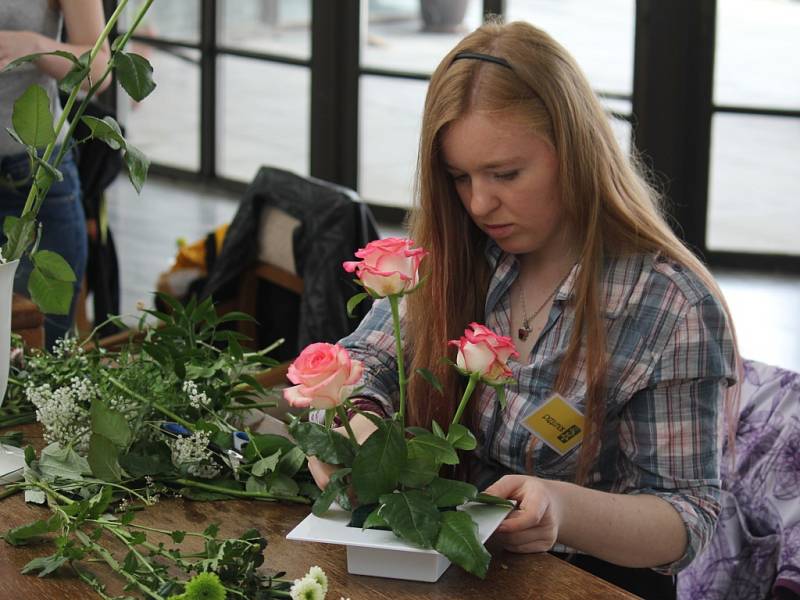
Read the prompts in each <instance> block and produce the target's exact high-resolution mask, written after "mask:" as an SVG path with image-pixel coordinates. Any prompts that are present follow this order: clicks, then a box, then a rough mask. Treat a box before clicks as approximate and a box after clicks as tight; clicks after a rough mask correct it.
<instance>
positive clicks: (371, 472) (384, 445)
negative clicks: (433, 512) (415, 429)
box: [353, 421, 407, 504]
mask: <svg viewBox="0 0 800 600" xmlns="http://www.w3.org/2000/svg"><path fill="white" fill-rule="evenodd" d="M406 460H407V450H406V444H405V441H404V440H403V434H402V432H401V430H400V427H399V425H398V424H397V423H395V422H393V421H379V425H378V429H377V430H376V431H375V432H374V433H373V434H372V435H371V436H370V437H369V438H367V441H366V442H364V443H363V444H362V445H361V447H360V448H359V450H358V453H357V454H356V457H355V460H354V461H353V488H354V490H355V493H356V495H357V496H358V499H359V501H360V502H362V503H364V504H369V503H371V502H375V501H377V500H378V498H379V497H381V496H382V495H384V494H387V493H390V492H392V491H394V489H395V488H396V487H397V484H398V482H399V480H400V475H401V473H402V472H403V469H404V468H405V465H406Z"/></svg>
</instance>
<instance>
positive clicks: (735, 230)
mask: <svg viewBox="0 0 800 600" xmlns="http://www.w3.org/2000/svg"><path fill="white" fill-rule="evenodd" d="M716 30H717V43H716V52H715V55H716V62H715V72H714V105H715V112H714V117H713V121H712V130H711V131H712V135H711V173H710V184H709V208H708V210H709V218H708V248H709V249H710V250H715V251H725V250H728V251H736V252H750V253H752V252H756V253H768V254H793V255H800V236H798V235H797V225H798V223H800V177H798V164H800V78H798V76H797V73H798V68H799V67H798V65H799V63H798V57H800V36H798V32H800V3H798V2H796V1H794V0H771V1H770V2H762V1H759V0H719V2H718V7H717V27H716Z"/></svg>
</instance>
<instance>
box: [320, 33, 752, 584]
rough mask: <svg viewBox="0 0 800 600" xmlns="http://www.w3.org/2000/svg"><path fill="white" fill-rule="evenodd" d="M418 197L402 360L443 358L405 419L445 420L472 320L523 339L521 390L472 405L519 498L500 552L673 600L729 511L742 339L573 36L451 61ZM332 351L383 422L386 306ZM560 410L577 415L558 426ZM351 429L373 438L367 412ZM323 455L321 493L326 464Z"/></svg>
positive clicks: (503, 44)
mask: <svg viewBox="0 0 800 600" xmlns="http://www.w3.org/2000/svg"><path fill="white" fill-rule="evenodd" d="M417 200H418V206H417V207H415V209H414V210H413V211H412V217H411V222H410V230H411V237H412V238H413V239H414V241H415V242H416V244H417V245H418V246H420V247H422V248H425V249H426V250H427V251H428V252H429V253H430V257H431V259H430V260H427V261H426V262H425V263H423V266H424V269H425V272H424V275H425V276H426V277H427V279H426V281H425V285H423V286H421V287H420V289H418V290H417V291H415V292H414V293H413V294H411V295H409V296H406V297H405V298H404V303H405V306H404V315H403V323H404V330H405V336H406V339H407V340H409V344H408V345H409V347H410V349H409V357H408V359H409V360H410V361H411V370H410V371H409V372H413V370H414V368H416V367H425V368H428V369H431V370H433V371H434V372H435V374H436V375H437V376H438V378H439V379H440V380H441V381H442V382H443V384H444V390H445V391H444V393H443V394H438V393H437V392H435V391H433V390H432V389H431V388H430V386H429V385H428V383H427V382H426V381H424V380H423V379H422V378H419V377H418V378H412V380H411V382H410V384H409V394H408V407H407V408H408V418H409V420H410V421H411V422H412V423H413V424H418V425H423V426H430V424H431V422H432V420H434V419H435V420H436V421H437V422H439V423H444V422H447V421H448V420H449V417H451V416H452V414H453V412H454V410H455V407H456V403H457V401H458V398H459V397H460V395H461V394H460V392H461V386H462V385H463V381H461V380H460V379H459V377H458V375H457V374H455V373H454V371H453V370H452V369H449V368H448V367H447V366H446V365H442V364H441V361H440V360H439V359H440V356H441V353H442V349H443V348H444V347H445V344H446V343H447V340H450V339H454V338H457V337H458V336H459V335H461V333H462V332H463V330H464V327H465V326H466V325H467V324H468V323H470V322H473V321H478V322H483V323H486V324H487V326H488V327H489V328H491V329H492V330H494V331H497V332H499V333H502V334H504V335H508V336H510V337H512V338H513V341H514V344H515V346H516V349H517V351H518V352H519V355H520V357H519V359H518V360H517V361H513V360H512V361H511V362H510V363H509V365H510V366H511V368H512V371H513V372H514V378H515V379H516V383H515V384H512V385H510V386H508V387H507V389H506V394H507V401H508V405H507V408H506V409H505V410H501V409H500V407H499V406H498V404H497V402H496V400H495V398H494V391H493V390H492V389H491V388H488V389H483V390H481V391H480V395H479V397H478V398H476V399H475V400H474V401H473V402H472V403H471V410H472V413H471V415H470V419H471V424H472V428H473V430H474V431H476V435H477V438H478V441H479V447H478V449H477V451H476V453H475V454H476V459H475V460H474V461H473V464H471V465H470V468H469V470H468V473H466V475H467V476H468V477H469V478H470V479H471V480H472V481H473V483H475V484H476V485H480V486H487V485H488V486H489V487H488V488H487V491H488V492H489V493H492V494H496V495H500V496H503V497H508V498H513V499H514V500H516V501H517V502H518V508H519V510H515V511H513V512H512V513H511V515H510V516H509V517H508V518H507V519H506V521H505V522H504V523H503V525H501V527H500V529H499V536H500V537H501V538H502V541H503V544H504V546H505V547H506V548H507V549H509V550H512V551H517V552H541V551H548V550H553V551H557V552H562V553H564V556H568V557H570V558H571V559H573V560H574V562H576V564H578V565H579V566H583V567H584V568H587V569H589V570H592V571H594V572H595V573H597V574H599V575H600V576H602V577H605V578H607V579H609V580H612V581H614V582H615V583H617V584H618V585H621V586H623V587H626V588H627V589H629V590H631V591H634V592H637V593H639V594H640V595H644V596H646V597H648V598H653V597H674V586H673V580H672V577H671V576H672V575H673V574H674V573H676V572H678V571H679V570H680V569H681V568H683V567H685V566H686V565H687V564H688V563H689V562H691V560H692V559H693V558H694V556H695V555H696V554H697V553H698V552H699V551H700V550H701V549H702V548H703V546H704V545H705V544H706V543H707V542H708V540H709V538H710V537H711V534H712V532H713V530H714V526H715V523H716V519H717V514H718V511H719V492H720V465H719V462H720V456H721V452H722V440H723V436H722V423H723V414H724V408H725V406H726V398H727V399H728V400H729V403H728V404H729V406H732V405H733V402H732V401H733V399H734V398H735V387H734V383H735V376H736V364H737V360H738V355H737V351H736V345H735V340H734V335H733V331H732V326H731V324H730V320H729V316H728V311H727V308H726V306H725V303H724V300H723V298H722V295H721V293H720V291H719V288H718V286H717V285H716V284H715V282H714V280H713V278H712V277H711V275H710V274H709V272H708V270H707V269H706V268H705V267H704V266H703V265H702V263H701V262H700V261H699V260H697V258H695V256H694V255H693V254H692V253H691V252H690V251H689V250H688V249H687V248H686V247H685V246H684V245H683V244H682V243H681V242H680V241H679V240H678V238H677V237H676V236H675V235H674V233H673V232H672V230H671V229H670V227H669V226H668V224H667V223H666V221H665V219H664V217H663V215H662V213H661V212H660V209H659V206H658V196H657V194H656V193H655V192H654V190H653V189H652V188H651V187H650V186H649V185H648V184H647V182H646V180H645V179H644V178H643V177H642V176H641V175H640V174H639V172H638V171H637V169H636V166H635V164H633V162H632V161H631V159H629V158H628V157H626V156H625V155H624V154H623V152H622V151H621V149H620V147H619V145H618V144H617V142H616V140H615V139H614V136H613V134H612V130H611V127H610V126H609V123H608V118H607V116H606V114H605V112H604V110H603V108H602V106H601V104H600V102H599V101H598V100H597V98H596V96H595V95H594V93H593V92H592V90H591V88H590V86H589V84H588V82H587V80H586V78H585V76H584V75H583V73H582V72H581V70H580V69H579V67H578V66H577V64H576V63H575V61H574V59H573V58H572V57H571V56H570V55H569V54H568V53H567V52H566V50H564V48H563V47H561V46H560V45H559V44H558V43H557V42H555V41H554V40H553V39H552V38H551V37H550V36H549V35H547V34H546V33H545V32H543V31H541V30H539V29H537V28H535V27H533V26H531V25H529V24H526V23H510V24H508V25H501V24H495V23H489V24H486V25H484V26H482V27H480V28H479V29H478V30H476V31H475V32H473V33H472V34H470V35H468V36H467V37H466V38H464V39H463V40H462V41H461V42H460V43H459V44H458V45H457V46H456V47H455V48H454V49H453V50H452V51H451V52H450V53H449V54H448V55H447V56H445V58H444V59H443V60H442V62H441V63H440V65H439V66H438V68H437V69H436V71H435V72H434V74H433V76H432V78H431V82H430V86H429V89H428V94H427V98H426V102H425V110H424V115H423V123H422V134H421V140H420V150H419V163H418V181H417ZM341 343H342V344H343V345H344V346H345V347H346V348H347V349H348V350H349V351H350V353H351V355H352V356H354V357H355V358H357V359H359V360H362V361H363V362H364V364H365V369H366V373H367V375H366V377H365V387H364V388H362V389H361V390H360V392H359V395H360V396H361V398H360V399H359V405H360V407H361V408H362V409H368V410H374V411H375V412H378V413H383V414H388V413H391V412H392V411H393V410H394V409H395V406H394V396H395V394H396V375H395V372H394V368H395V357H394V354H393V352H394V345H393V338H392V332H391V318H390V315H389V309H388V306H387V305H386V303H385V302H377V303H376V305H375V306H374V307H373V310H372V312H371V313H370V314H369V315H368V316H367V317H366V318H365V319H364V321H363V322H362V323H361V325H360V326H359V328H358V330H357V331H356V332H355V333H354V334H353V335H351V336H349V337H348V338H345V340H343V341H342V342H341ZM565 411H566V412H565ZM565 414H573V416H574V415H578V418H579V419H580V420H579V421H578V422H580V423H581V426H579V427H578V426H576V427H570V428H565V427H563V426H561V425H560V424H559V419H563V418H564V417H563V415H565ZM537 415H538V416H539V417H543V418H544V419H545V421H546V423H547V424H548V425H542V422H541V419H538V420H537ZM559 415H561V416H559ZM548 419H549V420H548ZM351 422H352V424H353V426H354V428H355V429H356V430H357V432H358V435H359V436H360V437H361V438H362V439H363V438H364V437H366V436H367V435H368V434H369V432H370V430H371V425H370V424H369V422H368V421H367V420H366V419H365V418H364V417H361V416H358V415H356V416H354V417H353V419H352V421H351ZM548 427H550V429H548ZM553 428H555V429H553ZM553 431H555V433H553ZM554 435H555V438H554V437H553V436H554ZM556 438H557V439H556ZM562 442H564V443H563V444H562ZM311 466H312V471H313V472H314V473H315V476H316V478H317V481H318V483H320V484H322V485H324V484H325V483H326V482H327V474H328V470H327V469H326V466H325V465H322V464H320V463H318V462H316V461H315V460H312V461H311Z"/></svg>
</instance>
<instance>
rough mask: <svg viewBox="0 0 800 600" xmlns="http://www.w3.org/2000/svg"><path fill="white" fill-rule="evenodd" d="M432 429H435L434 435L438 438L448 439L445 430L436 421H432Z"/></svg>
mask: <svg viewBox="0 0 800 600" xmlns="http://www.w3.org/2000/svg"><path fill="white" fill-rule="evenodd" d="M431 429H433V435H435V436H436V437H440V438H447V435H446V434H445V432H444V429H442V426H441V425H439V424H438V423H437V422H436V420H433V421H431Z"/></svg>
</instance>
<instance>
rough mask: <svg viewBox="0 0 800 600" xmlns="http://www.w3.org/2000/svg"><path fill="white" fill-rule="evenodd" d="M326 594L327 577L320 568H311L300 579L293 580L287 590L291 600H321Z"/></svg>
mask: <svg viewBox="0 0 800 600" xmlns="http://www.w3.org/2000/svg"><path fill="white" fill-rule="evenodd" d="M327 593H328V576H327V575H326V574H325V571H323V570H322V568H321V567H317V566H313V567H311V568H310V569H309V570H308V573H306V574H305V575H304V576H303V578H302V579H295V580H294V585H292V588H291V589H290V590H289V595H290V596H291V598H292V600H323V598H325V594H327Z"/></svg>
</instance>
